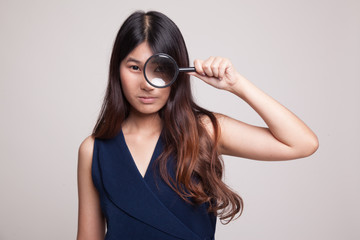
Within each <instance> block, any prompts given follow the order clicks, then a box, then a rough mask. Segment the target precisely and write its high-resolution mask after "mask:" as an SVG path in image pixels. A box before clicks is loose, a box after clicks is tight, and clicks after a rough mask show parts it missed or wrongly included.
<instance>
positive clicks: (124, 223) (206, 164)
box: [77, 11, 318, 240]
mask: <svg viewBox="0 0 360 240" xmlns="http://www.w3.org/2000/svg"><path fill="white" fill-rule="evenodd" d="M155 53H166V54H168V55H170V56H172V57H173V58H174V59H175V61H176V62H177V64H178V65H179V66H189V59H188V53H187V49H186V46H185V43H184V40H183V37H182V35H181V33H180V31H179V29H178V28H177V26H176V25H175V24H174V23H173V22H172V21H171V20H170V19H169V18H168V17H166V16H165V15H163V14H161V13H159V12H154V11H152V12H147V13H144V12H135V13H133V14H132V15H131V16H130V17H129V18H128V19H127V20H126V21H125V22H124V23H123V25H122V27H121V28H120V30H119V32H118V35H117V37H116V40H115V43H114V48H113V51H112V56H111V61H110V73H109V82H108V87H107V91H106V95H105V98H104V102H103V106H102V109H101V112H100V116H99V118H98V121H97V124H96V126H95V128H94V130H93V133H92V135H91V136H89V137H87V138H86V139H85V140H84V141H83V142H82V144H81V146H80V148H79V160H78V191H79V219H78V235H77V239H78V240H82V239H86V240H91V239H97V240H99V239H104V238H105V239H107V240H110V239H162V240H164V239H214V234H215V225H216V218H217V217H219V218H220V220H222V221H225V222H229V221H231V220H233V219H235V217H236V216H239V215H240V214H241V212H242V209H243V202H242V199H241V198H240V196H238V195H237V194H236V193H235V192H233V191H232V190H231V189H230V188H229V187H228V186H227V185H226V184H225V183H224V182H223V181H222V174H223V162H222V159H221V155H223V154H225V155H232V156H238V157H242V158H249V159H260V160H269V161H271V160H289V159H296V158H303V157H306V156H309V155H311V154H312V153H314V152H315V151H316V149H317V148H318V140H317V137H316V136H315V134H314V133H313V132H312V131H311V130H310V129H309V128H308V127H307V126H306V125H305V124H304V123H303V122H302V121H301V120H300V119H299V118H297V117H296V116H295V115H294V114H293V113H291V112H290V111H289V110H287V109H286V108H285V107H283V106H282V105H281V104H279V103H278V102H277V101H275V100H274V99H272V98H271V97H270V96H268V95H266V94H265V93H264V92H262V91H261V90H260V89H258V88H257V87H256V86H254V85H253V84H252V83H251V82H250V81H249V80H247V79H246V78H244V77H243V76H242V75H240V74H239V73H238V72H237V71H236V69H235V68H234V66H233V65H232V64H231V62H230V61H229V60H228V59H226V58H222V57H210V58H208V59H206V60H195V61H194V66H195V68H196V72H195V73H190V74H189V73H180V74H179V76H178V77H177V80H176V81H175V82H174V84H173V85H171V86H170V87H166V88H155V87H153V86H152V85H150V84H149V83H148V82H147V81H145V78H144V75H143V71H144V64H145V62H146V60H147V59H148V58H149V57H150V56H152V55H153V54H155ZM190 75H193V76H195V77H197V78H199V79H201V80H203V81H204V82H206V83H208V84H210V85H212V86H214V87H216V88H219V89H223V90H226V91H228V92H229V93H232V94H235V95H237V96H238V97H240V98H241V99H243V100H244V101H246V102H247V103H248V104H249V105H250V106H251V107H252V108H253V109H254V110H255V111H256V112H257V113H258V114H259V115H260V116H261V117H262V119H264V121H265V122H266V124H267V126H268V128H263V127H257V126H252V125H249V124H246V123H244V122H241V121H239V120H235V119H232V118H230V117H228V116H225V115H222V114H219V113H212V112H209V111H207V110H205V109H203V108H201V107H199V106H198V105H196V104H195V103H194V101H193V98H192V95H191V88H190ZM105 223H106V226H105ZM105 227H106V228H107V231H105Z"/></svg>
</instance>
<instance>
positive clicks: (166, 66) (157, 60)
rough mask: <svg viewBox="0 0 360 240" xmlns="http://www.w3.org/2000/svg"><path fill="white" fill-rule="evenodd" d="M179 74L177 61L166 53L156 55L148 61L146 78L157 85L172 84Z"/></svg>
mask: <svg viewBox="0 0 360 240" xmlns="http://www.w3.org/2000/svg"><path fill="white" fill-rule="evenodd" d="M176 75H177V65H176V63H175V62H174V61H173V60H172V59H170V58H169V57H167V56H165V55H154V56H153V57H151V58H150V59H149V60H148V62H147V63H146V67H145V77H146V80H147V81H148V82H149V83H150V84H151V85H153V86H155V87H160V88H161V87H166V86H168V85H170V84H171V83H172V82H173V80H174V79H175V78H176Z"/></svg>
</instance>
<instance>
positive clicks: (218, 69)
mask: <svg viewBox="0 0 360 240" xmlns="http://www.w3.org/2000/svg"><path fill="white" fill-rule="evenodd" d="M194 65H195V68H196V71H197V72H196V73H193V74H192V75H194V76H196V77H198V78H200V79H202V80H203V81H204V82H206V83H208V84H210V85H212V86H214V87H216V88H219V89H223V90H227V91H229V92H231V93H233V94H235V95H237V96H238V97H240V98H241V99H243V100H244V101H245V102H247V103H248V104H249V105H250V106H251V107H252V108H253V109H254V110H255V111H256V112H257V113H258V114H259V115H260V117H261V118H262V119H263V120H264V121H265V123H266V124H267V126H268V128H263V127H258V126H253V125H249V124H246V123H244V122H241V121H239V120H235V119H232V118H230V117H228V116H225V115H221V114H217V118H218V120H219V123H220V128H221V134H220V140H219V152H220V153H221V154H226V155H232V156H238V157H245V158H249V159H258V160H273V161H274V160H290V159H296V158H302V157H306V156H309V155H311V154H313V153H314V152H315V151H316V150H317V148H318V144H319V143H318V139H317V137H316V135H315V134H314V133H313V132H312V131H311V129H310V128H309V127H307V126H306V124H305V123H304V122H303V121H301V120H300V119H299V118H298V117H297V116H296V115H295V114H293V113H292V112H291V111H289V110H288V109H286V108H285V107H284V106H283V105H281V104H280V103H278V102H277V101H276V100H275V99H273V98H272V97H270V96H269V95H267V94H266V93H264V92H263V91H261V90H260V89H259V88H257V87H256V86H255V85H254V84H252V83H251V82H250V81H249V80H247V79H246V78H245V77H243V76H241V75H240V74H239V73H238V72H237V71H236V70H235V68H234V67H233V65H232V63H231V62H230V61H229V60H228V59H226V58H221V57H210V58H208V59H207V60H205V61H202V60H195V62H194Z"/></svg>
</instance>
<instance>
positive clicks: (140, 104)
mask: <svg viewBox="0 0 360 240" xmlns="http://www.w3.org/2000/svg"><path fill="white" fill-rule="evenodd" d="M152 55H153V52H152V51H151V49H150V47H149V46H148V44H147V43H146V42H143V43H141V44H140V45H139V46H137V47H136V48H135V49H134V50H133V51H132V52H130V53H129V55H128V56H126V58H124V60H123V61H122V62H121V64H120V79H121V84H122V89H123V92H124V95H125V97H126V99H127V100H128V102H129V103H130V105H131V111H136V112H138V113H141V114H154V113H157V112H158V111H159V110H160V109H161V108H162V107H163V106H164V105H165V104H166V102H167V100H168V98H169V94H170V87H167V88H155V87H153V86H151V85H150V84H149V83H148V82H147V81H146V80H145V77H144V73H143V70H144V64H145V62H146V60H147V59H148V58H149V57H151V56H152Z"/></svg>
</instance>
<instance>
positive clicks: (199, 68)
mask: <svg viewBox="0 0 360 240" xmlns="http://www.w3.org/2000/svg"><path fill="white" fill-rule="evenodd" d="M203 62H204V61H202V60H199V59H195V61H194V67H195V69H196V72H197V73H199V74H200V75H203V76H205V72H204V69H203V67H202V65H203Z"/></svg>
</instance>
